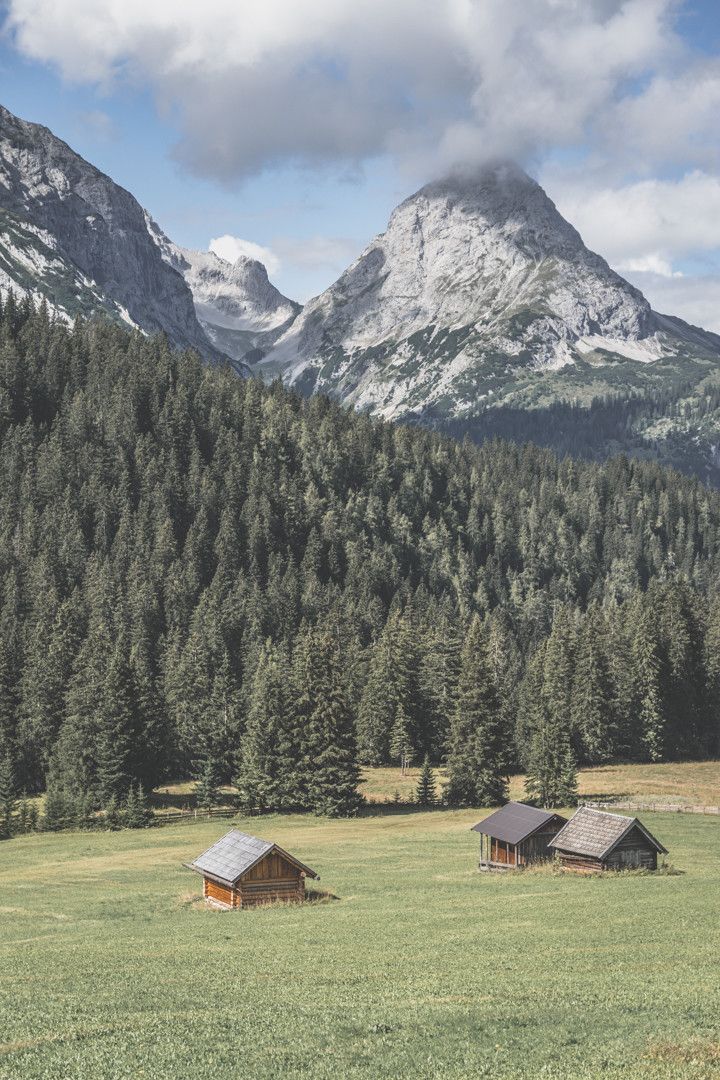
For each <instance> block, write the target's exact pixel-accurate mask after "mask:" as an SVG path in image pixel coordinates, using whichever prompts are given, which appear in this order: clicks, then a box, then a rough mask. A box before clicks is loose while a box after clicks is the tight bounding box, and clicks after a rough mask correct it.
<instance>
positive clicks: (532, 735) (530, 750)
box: [520, 644, 577, 807]
mask: <svg viewBox="0 0 720 1080" xmlns="http://www.w3.org/2000/svg"><path fill="white" fill-rule="evenodd" d="M545 662H546V646H545V645H544V644H543V645H542V646H541V647H540V648H539V649H538V650H537V652H536V653H535V655H534V656H533V658H532V660H531V661H530V664H529V666H528V673H527V675H526V677H525V680H524V682H523V686H522V688H521V697H520V700H521V708H522V709H523V711H524V713H525V717H526V725H527V731H528V746H527V751H526V755H525V758H526V762H527V765H526V771H527V775H526V778H525V791H526V794H527V797H528V798H529V799H531V800H533V801H535V802H538V803H539V804H540V805H541V806H544V807H556V806H573V805H574V804H575V802H576V801H577V766H576V762H575V755H574V753H573V748H572V741H571V738H570V732H569V730H568V729H567V726H566V725H565V724H564V723H563V722H562V720H560V719H558V717H557V716H556V715H555V714H553V713H552V712H551V710H550V708H549V706H548V701H547V699H546V697H545V695H544V693H543V675H544V671H545Z"/></svg>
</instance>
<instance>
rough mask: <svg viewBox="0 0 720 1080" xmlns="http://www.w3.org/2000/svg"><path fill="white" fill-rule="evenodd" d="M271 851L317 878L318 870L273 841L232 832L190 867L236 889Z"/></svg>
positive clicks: (199, 856)
mask: <svg viewBox="0 0 720 1080" xmlns="http://www.w3.org/2000/svg"><path fill="white" fill-rule="evenodd" d="M271 851H276V852H277V853H278V854H279V855H282V856H283V858H284V859H287V860H288V862H291V863H293V865H294V866H297V867H298V868H299V869H300V870H302V871H303V872H304V873H305V874H307V876H308V877H311V878H317V874H316V873H315V871H314V870H311V869H310V867H309V866H305V864H304V863H301V862H300V861H299V859H296V858H294V856H292V855H289V854H288V853H287V851H284V850H283V849H282V848H281V847H278V845H277V844H273V843H272V842H271V841H270V840H259V839H258V838H257V836H250V835H249V833H244V832H240V831H239V829H231V830H230V832H228V833H225V835H224V836H221V837H220V839H219V840H217V841H216V842H215V843H214V844H213V845H212V847H209V848H208V849H207V851H203V853H202V855H198V857H197V859H195V860H194V862H191V863H187V864H186V865H187V866H188V868H189V869H190V870H196V871H197V873H198V874H203V875H204V876H205V877H209V878H213V880H215V881H220V882H222V883H223V884H224V885H230V886H232V885H235V883H236V882H237V881H238V880H239V879H240V878H241V877H242V876H243V874H246V873H247V872H248V870H252V868H253V866H255V865H256V864H257V863H259V862H260V860H261V859H264V858H265V856H266V855H269V854H270V852H271Z"/></svg>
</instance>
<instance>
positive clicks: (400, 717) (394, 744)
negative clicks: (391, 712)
mask: <svg viewBox="0 0 720 1080" xmlns="http://www.w3.org/2000/svg"><path fill="white" fill-rule="evenodd" d="M390 754H391V756H392V757H393V758H394V760H395V761H397V762H398V763H399V765H400V769H401V772H402V775H403V776H404V775H405V770H406V769H407V768H408V766H409V765H410V763H411V762H412V759H413V749H412V745H411V742H410V721H409V719H408V716H407V713H406V712H405V709H404V708H403V706H402V702H398V706H397V709H396V710H395V722H394V723H393V727H392V732H391V735H390Z"/></svg>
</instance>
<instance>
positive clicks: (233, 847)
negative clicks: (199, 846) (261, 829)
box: [185, 829, 318, 908]
mask: <svg viewBox="0 0 720 1080" xmlns="http://www.w3.org/2000/svg"><path fill="white" fill-rule="evenodd" d="M185 865H186V866H187V867H188V869H189V870H195V871H196V873H198V874H202V876H203V896H204V897H205V899H206V900H207V901H208V902H209V903H212V904H214V905H215V906H217V907H223V908H244V907H254V906H255V905H256V904H267V903H269V902H270V901H272V900H288V901H294V902H302V901H303V900H304V899H305V878H306V877H311V878H316V879H317V878H318V875H317V874H316V873H315V871H314V870H311V869H310V867H309V866H305V864H304V863H301V862H300V860H299V859H296V858H295V857H294V856H293V855H289V854H288V852H287V851H283V849H282V848H281V847H278V845H277V844H273V843H271V841H269V840H258V838H257V837H256V836H249V835H248V834H247V833H244V832H239V830H238V829H231V830H230V832H228V833H225V836H221V837H220V839H219V840H218V841H217V842H216V843H214V844H213V845H212V847H209V848H208V849H207V851H203V853H202V855H198V857H197V859H195V861H194V862H191V863H186V864H185Z"/></svg>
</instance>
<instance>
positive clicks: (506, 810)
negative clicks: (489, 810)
mask: <svg viewBox="0 0 720 1080" xmlns="http://www.w3.org/2000/svg"><path fill="white" fill-rule="evenodd" d="M553 818H558V819H559V820H560V821H564V820H565V819H564V818H562V817H560V815H559V814H554V813H553V812H552V810H538V809H537V807H535V806H528V804H527V803H521V802H509V803H507V804H506V805H505V806H503V807H502V808H501V809H500V810H496V811H495V813H494V814H490V815H489V817H486V818H483V820H482V821H479V822H478V823H477V825H473V827H472V829H473V832H479V833H482V834H483V835H484V836H492V838H493V839H494V840H502V842H503V843H504V844H519V843H520V841H521V840H525V839H526V838H527V837H528V836H532V834H533V833H534V832H537V831H538V829H541V828H542V827H543V825H546V824H547V823H548V822H549V821H552V819H553Z"/></svg>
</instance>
